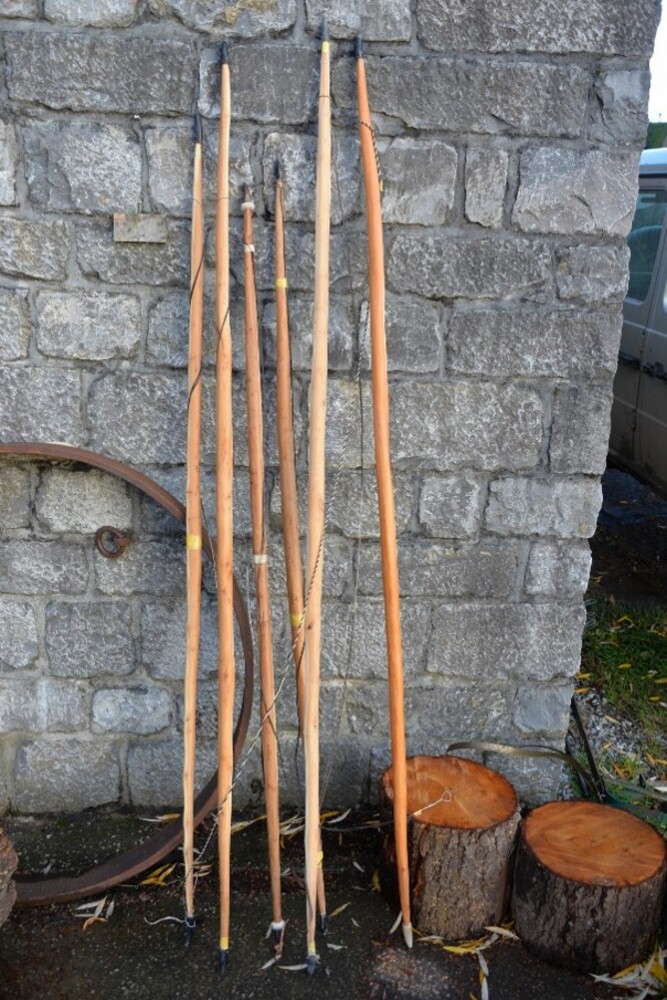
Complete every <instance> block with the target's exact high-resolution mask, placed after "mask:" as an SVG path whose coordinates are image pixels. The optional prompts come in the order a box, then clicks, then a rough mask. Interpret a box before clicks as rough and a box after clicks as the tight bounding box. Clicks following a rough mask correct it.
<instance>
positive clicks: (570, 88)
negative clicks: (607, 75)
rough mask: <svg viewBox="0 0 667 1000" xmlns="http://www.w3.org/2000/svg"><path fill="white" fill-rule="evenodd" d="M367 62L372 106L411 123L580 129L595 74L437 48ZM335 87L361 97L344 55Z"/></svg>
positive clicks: (340, 96)
mask: <svg viewBox="0 0 667 1000" xmlns="http://www.w3.org/2000/svg"><path fill="white" fill-rule="evenodd" d="M365 62H366V72H367V74H368V87H369V91H370V94H371V101H372V104H373V112H374V114H383V115H387V116H389V117H390V118H391V119H395V120H396V121H398V122H402V123H403V124H404V125H407V126H408V128H415V129H439V130H444V131H448V132H449V131H452V132H467V133H471V132H472V133H479V134H485V135H522V136H533V135H535V136H554V137H555V136H563V137H571V138H576V137H577V136H579V135H581V131H582V128H583V124H584V119H585V113H586V102H587V98H588V90H589V87H590V83H591V80H590V75H589V73H588V72H587V71H586V70H584V69H582V68H580V67H579V66H573V65H572V64H568V65H567V66H565V65H561V66H557V65H548V64H543V63H536V62H533V61H530V60H528V59H513V60H512V61H511V62H510V61H507V60H504V59H491V60H490V59H475V58H470V59H456V58H454V59H447V58H440V57H434V56H432V55H428V56H403V55H401V56H385V57H383V58H380V59H378V58H374V57H369V58H367V59H366V61H365ZM332 87H333V92H334V97H335V99H336V101H337V103H339V104H341V105H342V106H344V107H351V106H352V107H353V106H355V105H356V100H355V97H354V89H353V87H352V85H351V79H350V73H349V68H348V66H347V65H345V64H343V62H342V61H341V62H340V64H338V65H336V66H335V67H334V72H333V75H332ZM443 94H446V95H447V99H446V100H443Z"/></svg>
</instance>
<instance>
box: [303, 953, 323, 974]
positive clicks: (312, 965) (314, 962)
mask: <svg viewBox="0 0 667 1000" xmlns="http://www.w3.org/2000/svg"><path fill="white" fill-rule="evenodd" d="M319 964H320V959H319V955H315V954H313V955H309V956H308V960H307V962H306V971H307V973H308V975H309V976H312V975H314V974H315V972H317V966H318V965H319Z"/></svg>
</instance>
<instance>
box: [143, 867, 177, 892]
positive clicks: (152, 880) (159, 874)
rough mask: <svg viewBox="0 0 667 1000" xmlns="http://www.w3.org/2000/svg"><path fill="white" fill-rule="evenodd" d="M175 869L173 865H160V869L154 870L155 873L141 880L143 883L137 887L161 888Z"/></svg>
mask: <svg viewBox="0 0 667 1000" xmlns="http://www.w3.org/2000/svg"><path fill="white" fill-rule="evenodd" d="M175 867H176V865H175V864H172V865H162V867H160V868H156V869H155V871H152V872H151V873H150V875H149V876H148V877H147V878H145V879H143V881H141V882H140V883H139V885H157V886H159V887H160V888H162V887H163V886H164V885H165V883H166V880H167V879H168V878H169V876H170V875H171V873H172V872H173V870H174V868H175Z"/></svg>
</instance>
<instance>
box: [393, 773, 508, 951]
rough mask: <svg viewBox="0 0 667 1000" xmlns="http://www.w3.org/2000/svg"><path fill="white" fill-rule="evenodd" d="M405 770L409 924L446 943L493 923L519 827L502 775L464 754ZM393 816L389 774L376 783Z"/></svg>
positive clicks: (500, 905) (500, 912) (501, 909)
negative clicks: (412, 923)
mask: <svg viewBox="0 0 667 1000" xmlns="http://www.w3.org/2000/svg"><path fill="white" fill-rule="evenodd" d="M407 772H408V813H409V815H410V820H409V824H408V853H409V862H410V891H411V897H412V917H413V922H414V923H415V925H416V926H417V927H418V928H419V930H420V931H421V932H422V933H424V934H437V935H438V936H440V937H442V938H444V939H445V940H448V941H459V940H461V939H464V938H471V937H477V936H479V935H480V934H482V933H484V928H485V927H486V926H487V925H488V924H495V923H498V922H499V921H500V920H501V919H502V917H503V914H504V912H505V907H506V904H507V901H508V887H509V871H510V862H511V858H512V851H513V848H514V841H515V837H516V831H517V827H518V825H519V803H518V800H517V796H516V792H515V791H514V789H513V788H512V786H511V785H510V783H509V782H508V781H506V780H505V778H503V777H502V776H501V775H500V774H496V772H495V771H491V770H489V769H488V768H486V767H483V766H482V765H481V764H477V763H475V762H474V761H471V760H466V759H464V758H461V757H451V756H448V757H412V758H409V759H408V762H407ZM380 798H381V809H382V812H383V815H389V816H390V815H391V802H392V798H393V787H392V769H391V768H389V769H388V770H387V771H386V772H385V774H384V775H383V777H382V779H381V782H380ZM381 878H382V885H383V889H384V888H385V887H388V888H389V891H390V892H392V890H393V891H394V892H395V881H396V855H395V852H394V840H393V830H391V831H390V832H389V833H388V834H387V835H386V836H385V841H384V848H383V864H382V867H381Z"/></svg>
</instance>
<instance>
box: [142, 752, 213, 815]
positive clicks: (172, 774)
mask: <svg viewBox="0 0 667 1000" xmlns="http://www.w3.org/2000/svg"><path fill="white" fill-rule="evenodd" d="M216 766H217V747H216V744H215V743H213V742H211V741H209V742H206V743H205V742H203V741H202V742H200V743H199V744H198V745H197V763H196V768H195V788H196V791H197V792H199V791H200V790H201V789H202V788H203V787H204V785H205V784H206V782H207V781H208V779H209V778H210V777H211V776H212V775H213V773H214V771H215V769H216ZM127 777H128V783H129V789H130V801H131V802H132V804H133V805H135V806H180V805H181V804H182V803H183V740H182V739H181V738H178V737H167V738H166V739H165V738H162V739H156V740H151V741H149V740H142V741H138V742H136V743H134V744H133V745H131V746H130V748H129V750H128V753H127Z"/></svg>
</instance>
